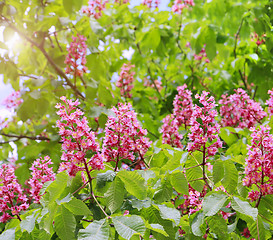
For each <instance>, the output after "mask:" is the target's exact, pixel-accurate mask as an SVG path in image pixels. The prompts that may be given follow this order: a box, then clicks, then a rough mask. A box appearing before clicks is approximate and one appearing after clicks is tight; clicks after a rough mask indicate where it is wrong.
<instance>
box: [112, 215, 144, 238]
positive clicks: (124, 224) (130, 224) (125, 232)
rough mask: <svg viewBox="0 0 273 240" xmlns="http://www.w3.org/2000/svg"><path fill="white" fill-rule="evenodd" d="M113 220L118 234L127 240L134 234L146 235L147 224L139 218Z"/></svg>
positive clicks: (116, 218)
mask: <svg viewBox="0 0 273 240" xmlns="http://www.w3.org/2000/svg"><path fill="white" fill-rule="evenodd" d="M112 219H113V223H114V226H115V229H116V230H117V232H118V234H119V235H120V236H121V237H123V238H125V239H128V240H129V239H130V238H131V237H132V236H133V235H134V234H139V235H144V234H145V230H146V227H145V223H144V222H143V220H142V218H141V217H139V216H136V215H133V216H130V217H127V216H117V217H113V218H112Z"/></svg>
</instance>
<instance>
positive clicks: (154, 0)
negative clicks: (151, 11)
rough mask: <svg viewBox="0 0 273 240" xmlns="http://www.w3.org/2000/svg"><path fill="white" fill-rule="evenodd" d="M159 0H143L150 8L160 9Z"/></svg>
mask: <svg viewBox="0 0 273 240" xmlns="http://www.w3.org/2000/svg"><path fill="white" fill-rule="evenodd" d="M159 3H160V1H159V0H143V1H142V4H143V5H146V6H147V7H148V8H158V5H159Z"/></svg>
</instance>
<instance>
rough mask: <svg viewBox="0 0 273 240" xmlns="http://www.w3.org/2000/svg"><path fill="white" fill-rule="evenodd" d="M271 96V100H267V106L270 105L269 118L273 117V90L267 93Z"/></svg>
mask: <svg viewBox="0 0 273 240" xmlns="http://www.w3.org/2000/svg"><path fill="white" fill-rule="evenodd" d="M267 93H268V94H269V95H270V96H269V99H268V100H266V103H265V104H266V105H268V113H269V116H272V115H273V89H272V90H268V92H267Z"/></svg>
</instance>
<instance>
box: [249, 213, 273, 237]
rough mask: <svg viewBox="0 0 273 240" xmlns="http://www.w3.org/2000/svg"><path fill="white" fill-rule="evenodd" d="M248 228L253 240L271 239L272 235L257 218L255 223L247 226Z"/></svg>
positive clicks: (259, 218) (260, 219)
mask: <svg viewBox="0 0 273 240" xmlns="http://www.w3.org/2000/svg"><path fill="white" fill-rule="evenodd" d="M248 228H249V231H250V234H251V237H253V238H255V239H271V237H272V234H271V233H270V232H269V231H268V230H266V229H265V226H264V224H263V221H262V218H261V217H260V216H258V217H257V219H256V221H254V222H253V223H252V224H248Z"/></svg>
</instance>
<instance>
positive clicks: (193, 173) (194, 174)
mask: <svg viewBox="0 0 273 240" xmlns="http://www.w3.org/2000/svg"><path fill="white" fill-rule="evenodd" d="M202 159H203V154H202V153H201V152H194V153H192V154H191V155H190V157H189V159H188V160H187V162H186V164H185V167H186V168H187V170H186V176H187V180H188V181H191V180H192V182H191V186H192V187H193V188H194V189H195V190H196V191H198V192H202V191H203V188H204V185H205V183H204V181H202V180H196V179H198V178H202V177H203V171H202V166H197V165H199V164H200V163H201V162H202Z"/></svg>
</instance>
